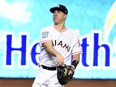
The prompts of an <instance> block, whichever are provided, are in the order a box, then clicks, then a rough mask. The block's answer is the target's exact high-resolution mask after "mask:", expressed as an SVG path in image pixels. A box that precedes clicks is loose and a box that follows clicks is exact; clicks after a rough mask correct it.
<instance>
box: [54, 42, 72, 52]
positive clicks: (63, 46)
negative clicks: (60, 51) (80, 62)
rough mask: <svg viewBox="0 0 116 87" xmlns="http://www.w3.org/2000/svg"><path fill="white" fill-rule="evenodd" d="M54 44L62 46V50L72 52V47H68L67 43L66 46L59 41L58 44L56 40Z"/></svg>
mask: <svg viewBox="0 0 116 87" xmlns="http://www.w3.org/2000/svg"><path fill="white" fill-rule="evenodd" d="M52 44H53V46H61V47H62V48H65V49H66V50H67V51H68V52H69V51H70V48H71V47H70V46H69V45H67V44H66V43H65V44H64V43H63V41H59V42H57V41H56V40H54V41H53V42H52Z"/></svg>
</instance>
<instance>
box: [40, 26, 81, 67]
mask: <svg viewBox="0 0 116 87" xmlns="http://www.w3.org/2000/svg"><path fill="white" fill-rule="evenodd" d="M50 40H51V41H52V43H53V47H54V49H55V50H56V51H58V52H59V53H61V55H62V56H63V57H64V63H65V64H67V65H70V63H71V58H70V57H71V55H72V54H76V53H80V52H81V47H80V45H79V37H78V33H77V31H76V30H72V29H69V28H66V29H65V30H63V31H62V32H59V31H58V30H57V29H55V28H54V26H53V25H52V26H48V27H45V28H43V29H42V30H41V33H40V49H41V53H40V58H39V60H40V64H42V65H45V66H49V67H52V66H56V64H57V60H56V58H55V57H54V56H51V55H50V54H48V53H47V52H46V50H45V48H44V47H43V46H42V43H44V42H46V41H50Z"/></svg>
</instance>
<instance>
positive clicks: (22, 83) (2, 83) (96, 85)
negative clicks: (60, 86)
mask: <svg viewBox="0 0 116 87" xmlns="http://www.w3.org/2000/svg"><path fill="white" fill-rule="evenodd" d="M33 80H34V79H0V87H31V85H32V83H33ZM65 87H116V80H72V81H71V82H69V83H68V84H67V85H66V86H65Z"/></svg>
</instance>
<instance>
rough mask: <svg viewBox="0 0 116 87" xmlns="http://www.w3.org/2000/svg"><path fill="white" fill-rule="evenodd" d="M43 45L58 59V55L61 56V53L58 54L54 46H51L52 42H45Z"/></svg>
mask: <svg viewBox="0 0 116 87" xmlns="http://www.w3.org/2000/svg"><path fill="white" fill-rule="evenodd" d="M43 45H44V48H45V50H46V51H47V52H48V53H49V54H50V55H52V56H55V57H56V56H57V55H59V54H60V53H59V52H57V51H56V50H55V49H54V48H53V46H52V44H51V43H50V42H45V43H44V44H43Z"/></svg>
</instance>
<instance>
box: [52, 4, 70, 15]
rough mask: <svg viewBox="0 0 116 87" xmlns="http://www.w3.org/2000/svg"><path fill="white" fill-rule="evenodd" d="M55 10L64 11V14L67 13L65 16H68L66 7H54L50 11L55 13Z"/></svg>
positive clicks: (59, 5)
mask: <svg viewBox="0 0 116 87" xmlns="http://www.w3.org/2000/svg"><path fill="white" fill-rule="evenodd" d="M55 10H59V11H62V12H63V13H65V14H68V10H67V8H66V7H65V6H64V5H61V4H58V5H57V6H55V7H52V8H51V9H50V12H52V13H53V12H54V11H55Z"/></svg>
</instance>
